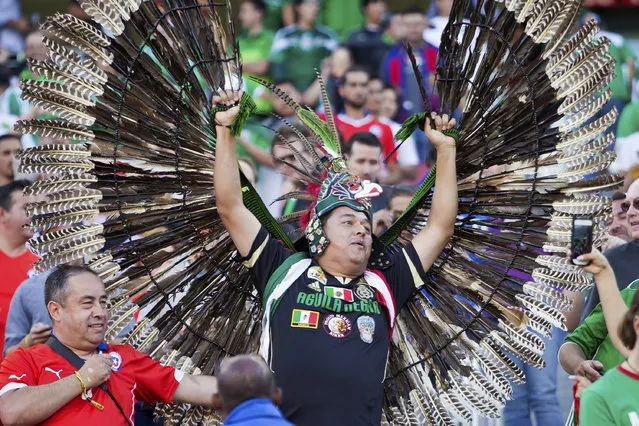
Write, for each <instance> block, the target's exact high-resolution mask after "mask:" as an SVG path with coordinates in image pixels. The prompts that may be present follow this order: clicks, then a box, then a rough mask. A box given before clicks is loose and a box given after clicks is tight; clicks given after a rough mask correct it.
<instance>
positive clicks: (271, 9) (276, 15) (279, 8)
mask: <svg viewBox="0 0 639 426" xmlns="http://www.w3.org/2000/svg"><path fill="white" fill-rule="evenodd" d="M264 3H265V4H266V10H265V11H264V28H266V29H267V30H268V31H272V32H275V31H277V30H279V29H280V28H282V27H283V26H284V27H286V26H289V25H293V23H295V12H293V1H292V0H264Z"/></svg>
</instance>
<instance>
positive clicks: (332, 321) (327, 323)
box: [324, 314, 353, 339]
mask: <svg viewBox="0 0 639 426" xmlns="http://www.w3.org/2000/svg"><path fill="white" fill-rule="evenodd" d="M352 329H353V326H352V324H351V321H350V320H349V319H348V318H346V317H345V316H344V315H339V314H332V315H329V316H327V317H326V318H325V319H324V331H326V332H327V333H328V334H329V336H331V337H336V338H338V339H341V338H343V337H346V336H348V335H349V334H351V330H352Z"/></svg>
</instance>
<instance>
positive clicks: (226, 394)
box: [217, 355, 276, 413]
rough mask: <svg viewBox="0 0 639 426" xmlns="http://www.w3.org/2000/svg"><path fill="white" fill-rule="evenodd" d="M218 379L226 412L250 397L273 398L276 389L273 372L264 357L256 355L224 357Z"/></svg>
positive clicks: (223, 407)
mask: <svg viewBox="0 0 639 426" xmlns="http://www.w3.org/2000/svg"><path fill="white" fill-rule="evenodd" d="M217 381H218V392H219V395H220V398H221V399H222V409H223V411H224V412H226V413H229V412H231V411H232V410H233V409H234V408H235V407H237V406H238V405H240V404H241V403H243V402H244V401H247V400H249V399H254V398H265V399H269V400H272V399H273V398H274V393H275V390H276V388H275V378H274V377H273V373H272V372H271V370H270V369H269V368H268V365H266V363H265V362H264V361H263V360H262V358H260V357H258V356H255V355H238V356H234V357H231V358H226V359H224V360H223V361H222V363H221V364H220V369H219V372H218V373H217Z"/></svg>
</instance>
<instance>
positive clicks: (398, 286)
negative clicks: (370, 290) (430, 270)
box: [382, 243, 427, 312]
mask: <svg viewBox="0 0 639 426" xmlns="http://www.w3.org/2000/svg"><path fill="white" fill-rule="evenodd" d="M382 273H383V274H384V276H385V277H386V281H387V282H388V285H389V286H390V288H391V291H392V292H393V296H394V297H395V304H396V305H397V311H398V312H399V310H400V309H401V308H402V306H404V304H406V302H408V299H410V297H411V296H412V295H413V293H414V292H415V290H416V289H417V288H418V287H420V286H422V285H423V284H424V283H425V282H426V278H427V275H426V271H424V268H423V267H422V262H421V260H420V259H419V256H418V255H417V252H416V251H415V247H413V244H412V243H408V244H406V245H405V246H403V247H402V249H401V250H400V251H398V252H397V253H396V254H395V256H394V257H393V261H392V265H391V266H390V267H389V268H388V269H384V270H382Z"/></svg>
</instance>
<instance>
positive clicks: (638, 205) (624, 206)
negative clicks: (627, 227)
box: [619, 197, 639, 213]
mask: <svg viewBox="0 0 639 426" xmlns="http://www.w3.org/2000/svg"><path fill="white" fill-rule="evenodd" d="M630 204H631V201H630V200H626V201H624V202H623V203H621V204H620V205H619V207H621V211H622V212H624V213H628V210H630ZM632 207H634V208H635V210H639V197H637V198H635V199H634V200H632Z"/></svg>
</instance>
